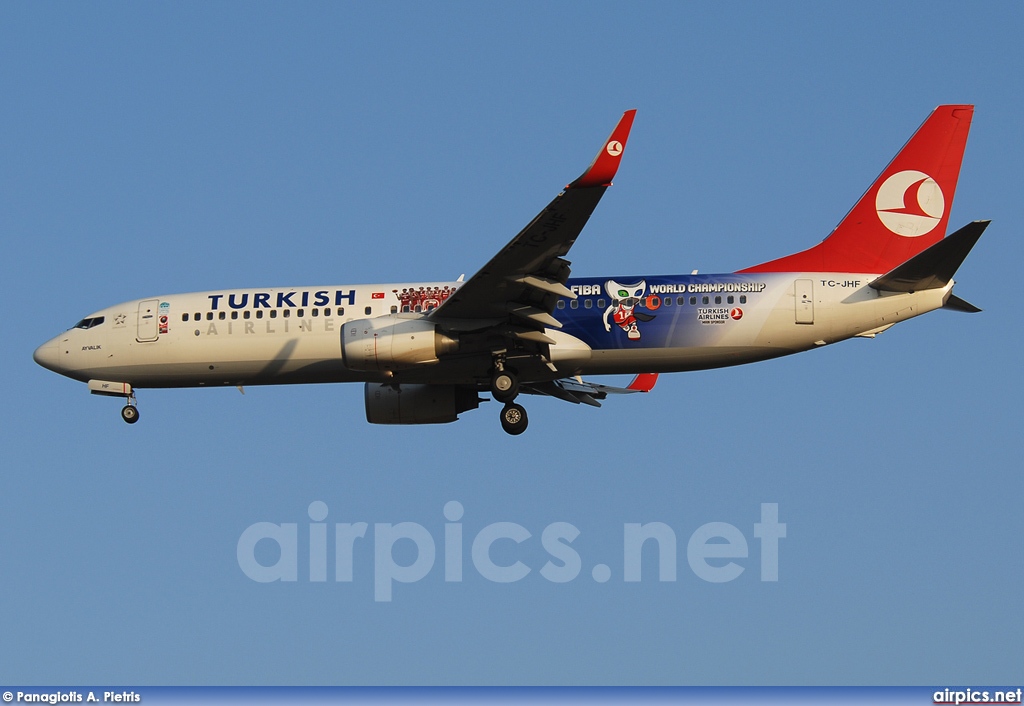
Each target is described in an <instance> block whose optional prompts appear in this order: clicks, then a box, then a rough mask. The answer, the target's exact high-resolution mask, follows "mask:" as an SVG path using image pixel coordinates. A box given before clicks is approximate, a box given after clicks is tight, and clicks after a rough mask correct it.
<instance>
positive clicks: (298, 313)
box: [295, 309, 305, 319]
mask: <svg viewBox="0 0 1024 706" xmlns="http://www.w3.org/2000/svg"><path fill="white" fill-rule="evenodd" d="M304 311H305V309H299V310H298V311H296V312H295V315H296V316H298V317H299V318H300V319H301V318H302V314H303V312H304Z"/></svg>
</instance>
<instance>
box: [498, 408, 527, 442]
mask: <svg viewBox="0 0 1024 706" xmlns="http://www.w3.org/2000/svg"><path fill="white" fill-rule="evenodd" d="M527 424H529V419H528V418H527V417H526V410H525V409H524V408H523V406H522V405H519V404H515V403H513V402H508V403H507V404H506V405H505V406H504V407H503V408H502V409H501V428H502V429H504V430H505V432H506V433H507V434H511V435H512V436H518V435H520V434H522V433H523V432H524V431H526V425H527Z"/></svg>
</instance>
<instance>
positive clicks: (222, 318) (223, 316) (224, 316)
mask: <svg viewBox="0 0 1024 706" xmlns="http://www.w3.org/2000/svg"><path fill="white" fill-rule="evenodd" d="M217 318H218V319H220V320H221V321H223V320H224V319H226V318H228V315H227V314H225V313H224V312H223V311H222V312H220V313H219V314H217Z"/></svg>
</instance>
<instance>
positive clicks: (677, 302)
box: [676, 297, 686, 306]
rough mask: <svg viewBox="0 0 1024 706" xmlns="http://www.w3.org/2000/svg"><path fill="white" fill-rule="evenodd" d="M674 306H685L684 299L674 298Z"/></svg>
mask: <svg viewBox="0 0 1024 706" xmlns="http://www.w3.org/2000/svg"><path fill="white" fill-rule="evenodd" d="M676 304H678V305H679V306H685V305H686V297H676Z"/></svg>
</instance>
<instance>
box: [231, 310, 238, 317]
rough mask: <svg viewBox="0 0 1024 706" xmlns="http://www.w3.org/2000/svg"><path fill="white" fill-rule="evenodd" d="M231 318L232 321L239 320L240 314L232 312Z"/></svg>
mask: <svg viewBox="0 0 1024 706" xmlns="http://www.w3.org/2000/svg"><path fill="white" fill-rule="evenodd" d="M231 318H232V319H237V318H238V312H237V311H232V312H231Z"/></svg>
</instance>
